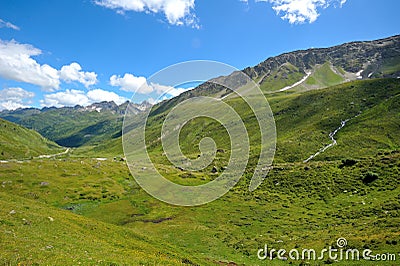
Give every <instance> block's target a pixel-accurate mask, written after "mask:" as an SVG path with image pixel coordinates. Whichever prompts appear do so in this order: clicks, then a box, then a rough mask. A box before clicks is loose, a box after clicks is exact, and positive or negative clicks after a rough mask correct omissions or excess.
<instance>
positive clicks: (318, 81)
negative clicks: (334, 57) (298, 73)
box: [300, 62, 344, 88]
mask: <svg viewBox="0 0 400 266" xmlns="http://www.w3.org/2000/svg"><path fill="white" fill-rule="evenodd" d="M332 67H333V66H331V64H330V63H329V62H326V63H325V64H323V65H321V66H316V67H315V69H314V72H313V73H312V74H311V75H310V77H308V78H307V80H306V81H305V82H304V84H303V85H300V86H305V87H311V88H313V87H317V88H325V87H329V86H333V85H337V84H340V83H343V82H344V78H343V75H344V74H343V70H342V69H338V70H337V71H338V72H339V73H340V74H341V75H339V74H337V73H335V72H334V71H333V70H332Z"/></svg>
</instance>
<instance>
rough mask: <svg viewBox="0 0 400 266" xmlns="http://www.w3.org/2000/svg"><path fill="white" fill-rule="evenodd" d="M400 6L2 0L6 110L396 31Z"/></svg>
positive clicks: (334, 1)
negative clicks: (192, 65)
mask: <svg viewBox="0 0 400 266" xmlns="http://www.w3.org/2000/svg"><path fill="white" fill-rule="evenodd" d="M398 10H400V1H398V0H382V1H372V0H371V1H368V0H347V1H345V0H263V1H260V0H258V1H256V0H248V1H243V0H242V1H240V0H214V1H211V0H203V1H200V0H57V1H51V0H47V1H40V0H36V1H25V0H8V1H1V2H0V110H1V109H15V108H18V107H27V106H34V107H43V106H52V105H54V106H65V105H70V106H73V105H76V104H81V105H88V104H91V103H93V102H97V101H102V100H114V101H116V102H117V103H121V102H123V101H125V100H126V99H130V98H131V96H132V94H133V92H134V91H136V90H137V89H138V87H140V85H142V84H144V83H146V79H147V78H148V77H149V76H151V75H152V74H154V73H155V72H157V71H159V70H161V69H163V68H165V67H167V66H169V65H172V64H176V63H179V62H183V61H187V60H214V61H219V62H223V63H226V64H229V65H232V66H234V67H236V68H239V69H242V68H245V67H247V66H253V65H256V64H257V63H259V62H261V61H263V60H265V59H266V58H268V57H270V56H275V55H279V54H281V53H283V52H289V51H293V50H298V49H306V48H310V47H328V46H333V45H337V44H341V43H344V42H348V41H355V40H372V39H379V38H383V37H388V36H391V35H396V34H399V28H400V27H399V26H400V22H399V21H400V20H399V19H398ZM181 91H182V90H175V91H172V92H171V95H169V96H173V95H176V94H178V93H179V92H181ZM137 95H139V97H138V98H137V99H138V100H144V99H148V98H149V97H150V96H149V95H148V94H147V91H146V90H144V91H141V93H139V94H137Z"/></svg>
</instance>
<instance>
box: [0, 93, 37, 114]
mask: <svg viewBox="0 0 400 266" xmlns="http://www.w3.org/2000/svg"><path fill="white" fill-rule="evenodd" d="M33 97H35V94H34V93H33V92H30V91H26V90H24V89H22V88H7V89H3V90H0V110H3V109H7V110H14V109H18V108H26V107H29V105H30V104H31V103H32V101H31V99H32V98H33Z"/></svg>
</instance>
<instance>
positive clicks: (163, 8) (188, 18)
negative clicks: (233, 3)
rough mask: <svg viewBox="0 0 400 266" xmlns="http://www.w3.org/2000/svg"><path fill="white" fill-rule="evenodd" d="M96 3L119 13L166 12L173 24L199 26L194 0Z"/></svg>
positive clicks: (98, 1)
mask: <svg viewBox="0 0 400 266" xmlns="http://www.w3.org/2000/svg"><path fill="white" fill-rule="evenodd" d="M95 3H96V4H97V5H100V6H104V7H106V8H110V9H115V10H117V12H118V13H124V12H125V11H136V12H147V13H149V12H151V13H160V12H161V13H164V15H165V17H166V19H167V21H168V23H170V24H172V25H188V26H192V27H194V28H198V27H199V25H198V20H197V18H196V15H195V14H194V13H193V11H194V6H195V4H194V0H96V1H95Z"/></svg>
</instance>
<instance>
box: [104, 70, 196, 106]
mask: <svg viewBox="0 0 400 266" xmlns="http://www.w3.org/2000/svg"><path fill="white" fill-rule="evenodd" d="M110 85H111V86H115V87H120V88H119V89H120V90H123V91H128V92H134V93H139V94H151V93H153V92H156V93H157V94H158V95H165V94H166V95H170V96H172V97H175V96H178V95H179V94H181V93H182V92H184V91H187V90H190V89H192V88H187V89H184V88H174V87H172V86H166V85H161V84H157V83H153V82H150V84H149V82H148V81H147V80H146V78H145V77H136V76H134V75H132V74H130V73H125V75H124V76H123V77H121V76H117V75H112V76H111V77H110ZM149 99H150V98H149ZM153 101H154V99H153Z"/></svg>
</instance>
